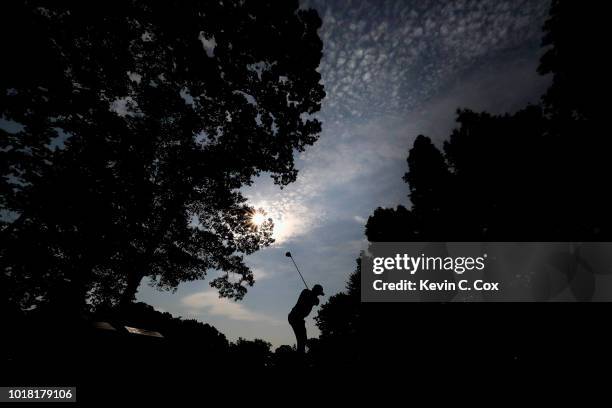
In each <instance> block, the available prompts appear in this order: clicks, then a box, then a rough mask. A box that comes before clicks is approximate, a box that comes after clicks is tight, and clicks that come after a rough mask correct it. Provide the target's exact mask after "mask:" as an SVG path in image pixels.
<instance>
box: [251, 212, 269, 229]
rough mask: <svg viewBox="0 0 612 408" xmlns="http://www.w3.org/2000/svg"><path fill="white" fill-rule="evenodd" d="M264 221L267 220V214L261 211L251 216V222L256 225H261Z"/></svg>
mask: <svg viewBox="0 0 612 408" xmlns="http://www.w3.org/2000/svg"><path fill="white" fill-rule="evenodd" d="M264 222H266V216H265V215H263V214H262V213H260V212H256V213H255V214H253V215H252V216H251V224H253V225H254V226H256V227H260V226H261V225H263V223H264Z"/></svg>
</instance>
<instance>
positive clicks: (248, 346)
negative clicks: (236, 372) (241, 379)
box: [230, 337, 272, 368]
mask: <svg viewBox="0 0 612 408" xmlns="http://www.w3.org/2000/svg"><path fill="white" fill-rule="evenodd" d="M271 347H272V344H270V343H268V342H267V341H264V340H261V339H255V340H246V339H243V338H242V337H240V338H239V339H238V340H237V341H236V342H235V343H232V345H231V347H230V352H231V353H232V356H233V358H234V359H235V362H234V363H235V364H236V365H238V366H240V367H246V368H264V367H269V366H270V363H271V358H272V352H271V351H270V348H271Z"/></svg>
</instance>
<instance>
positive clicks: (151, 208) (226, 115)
mask: <svg viewBox="0 0 612 408" xmlns="http://www.w3.org/2000/svg"><path fill="white" fill-rule="evenodd" d="M2 8H3V11H2V14H3V15H5V16H9V18H7V22H6V24H3V31H2V37H3V40H2V41H3V47H4V49H5V53H6V55H7V56H10V59H11V64H7V65H6V66H5V68H6V71H5V73H4V74H3V76H2V78H1V79H0V84H1V85H0V87H1V90H0V94H1V95H0V106H1V109H2V118H3V120H4V121H6V122H8V123H10V124H12V125H13V128H15V129H13V130H12V131H9V130H7V129H2V130H1V133H2V142H1V143H2V146H1V149H0V154H1V155H2V167H1V170H2V172H3V176H5V177H3V178H2V181H1V186H0V188H1V189H2V200H3V201H2V203H1V205H2V208H3V210H4V212H5V214H9V216H7V217H4V219H3V225H2V240H3V242H8V243H9V244H8V245H7V246H6V247H5V248H4V249H3V253H2V256H3V259H4V265H3V269H4V276H3V278H4V279H5V280H6V282H7V283H10V287H11V289H10V290H9V292H10V294H9V297H10V299H11V301H12V302H14V303H17V304H19V305H20V307H23V308H26V307H31V306H33V305H40V304H42V303H44V302H49V301H51V300H52V299H53V298H56V299H62V300H63V301H65V300H66V299H67V298H70V299H73V301H74V302H78V303H79V304H80V305H81V306H84V304H85V300H86V299H89V300H90V301H92V302H93V303H94V304H97V303H102V302H111V303H116V302H118V301H119V300H120V299H121V300H122V302H123V303H124V304H126V303H129V302H131V301H132V300H133V298H134V295H135V293H136V291H137V288H138V286H139V284H140V282H141V280H142V279H143V278H144V277H145V276H146V277H150V278H151V279H152V281H153V282H154V284H155V285H156V286H157V287H159V288H163V289H173V288H176V286H177V285H178V284H179V283H180V282H182V281H187V280H195V279H201V278H203V277H204V276H205V275H206V273H207V271H208V270H219V271H223V272H224V275H222V276H220V277H217V278H216V279H214V280H212V281H211V285H212V286H214V287H215V288H217V289H218V290H219V293H220V294H221V295H222V296H227V297H233V298H236V299H240V298H242V297H243V296H244V294H245V293H246V290H247V289H246V286H249V285H252V284H253V282H254V280H253V275H252V272H251V271H250V270H249V268H248V267H247V266H246V265H245V263H244V261H243V255H244V254H249V253H252V252H254V251H256V250H257V249H259V248H261V247H262V246H266V245H269V244H270V243H271V242H272V237H271V231H272V227H273V225H272V222H271V221H268V222H266V223H264V225H262V226H260V227H254V226H253V225H252V224H250V223H249V219H250V217H251V216H252V214H253V211H255V209H253V208H251V207H250V206H249V205H248V204H247V203H246V200H245V198H244V197H243V196H242V195H241V193H240V191H239V189H240V187H242V186H244V185H248V184H250V183H251V182H252V181H253V179H254V177H256V176H258V175H260V174H262V173H266V174H269V175H270V176H271V177H273V179H274V181H275V182H276V183H277V184H278V185H280V186H281V188H282V186H285V185H287V184H288V183H291V182H292V181H294V180H295V178H296V175H297V170H296V169H295V167H294V161H293V152H294V151H295V150H297V151H302V150H304V149H305V147H306V146H308V145H311V144H313V143H314V142H315V141H316V140H317V138H318V133H319V132H320V130H321V124H320V123H319V122H318V121H317V120H316V119H314V118H313V117H312V116H311V115H312V114H313V113H315V112H316V111H318V110H319V108H320V102H321V100H322V98H323V97H324V95H325V94H324V91H323V87H322V85H321V84H320V83H319V81H320V74H319V73H318V72H317V71H316V68H317V66H318V64H319V61H320V58H321V49H322V43H321V41H320V39H319V37H318V34H317V29H318V28H319V26H320V24H321V20H320V19H319V17H318V15H317V13H316V12H315V11H313V10H300V9H298V1H297V0H296V1H261V2H260V1H258V2H232V1H230V2H222V3H221V2H199V1H187V2H182V1H167V2H161V3H159V4H157V3H155V4H148V3H144V2H137V1H125V2H111V3H95V4H84V3H82V2H72V1H60V2H54V3H49V4H47V3H46V2H39V1H27V2H18V1H8V2H3V5H2ZM9 218H12V219H9ZM74 302H71V303H74Z"/></svg>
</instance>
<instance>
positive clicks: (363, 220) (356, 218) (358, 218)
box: [353, 215, 368, 224]
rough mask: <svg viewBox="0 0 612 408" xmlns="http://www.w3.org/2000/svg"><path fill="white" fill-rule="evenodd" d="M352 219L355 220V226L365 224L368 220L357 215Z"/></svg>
mask: <svg viewBox="0 0 612 408" xmlns="http://www.w3.org/2000/svg"><path fill="white" fill-rule="evenodd" d="M353 219H354V220H355V222H356V223H357V224H365V223H366V222H367V221H368V220H366V219H365V218H363V217H361V216H359V215H355V216H354V217H353Z"/></svg>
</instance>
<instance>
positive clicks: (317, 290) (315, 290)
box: [312, 283, 325, 296]
mask: <svg viewBox="0 0 612 408" xmlns="http://www.w3.org/2000/svg"><path fill="white" fill-rule="evenodd" d="M312 293H314V294H315V295H316V296H325V293H323V286H321V285H319V284H318V283H317V284H316V285H314V286H313V287H312Z"/></svg>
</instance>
